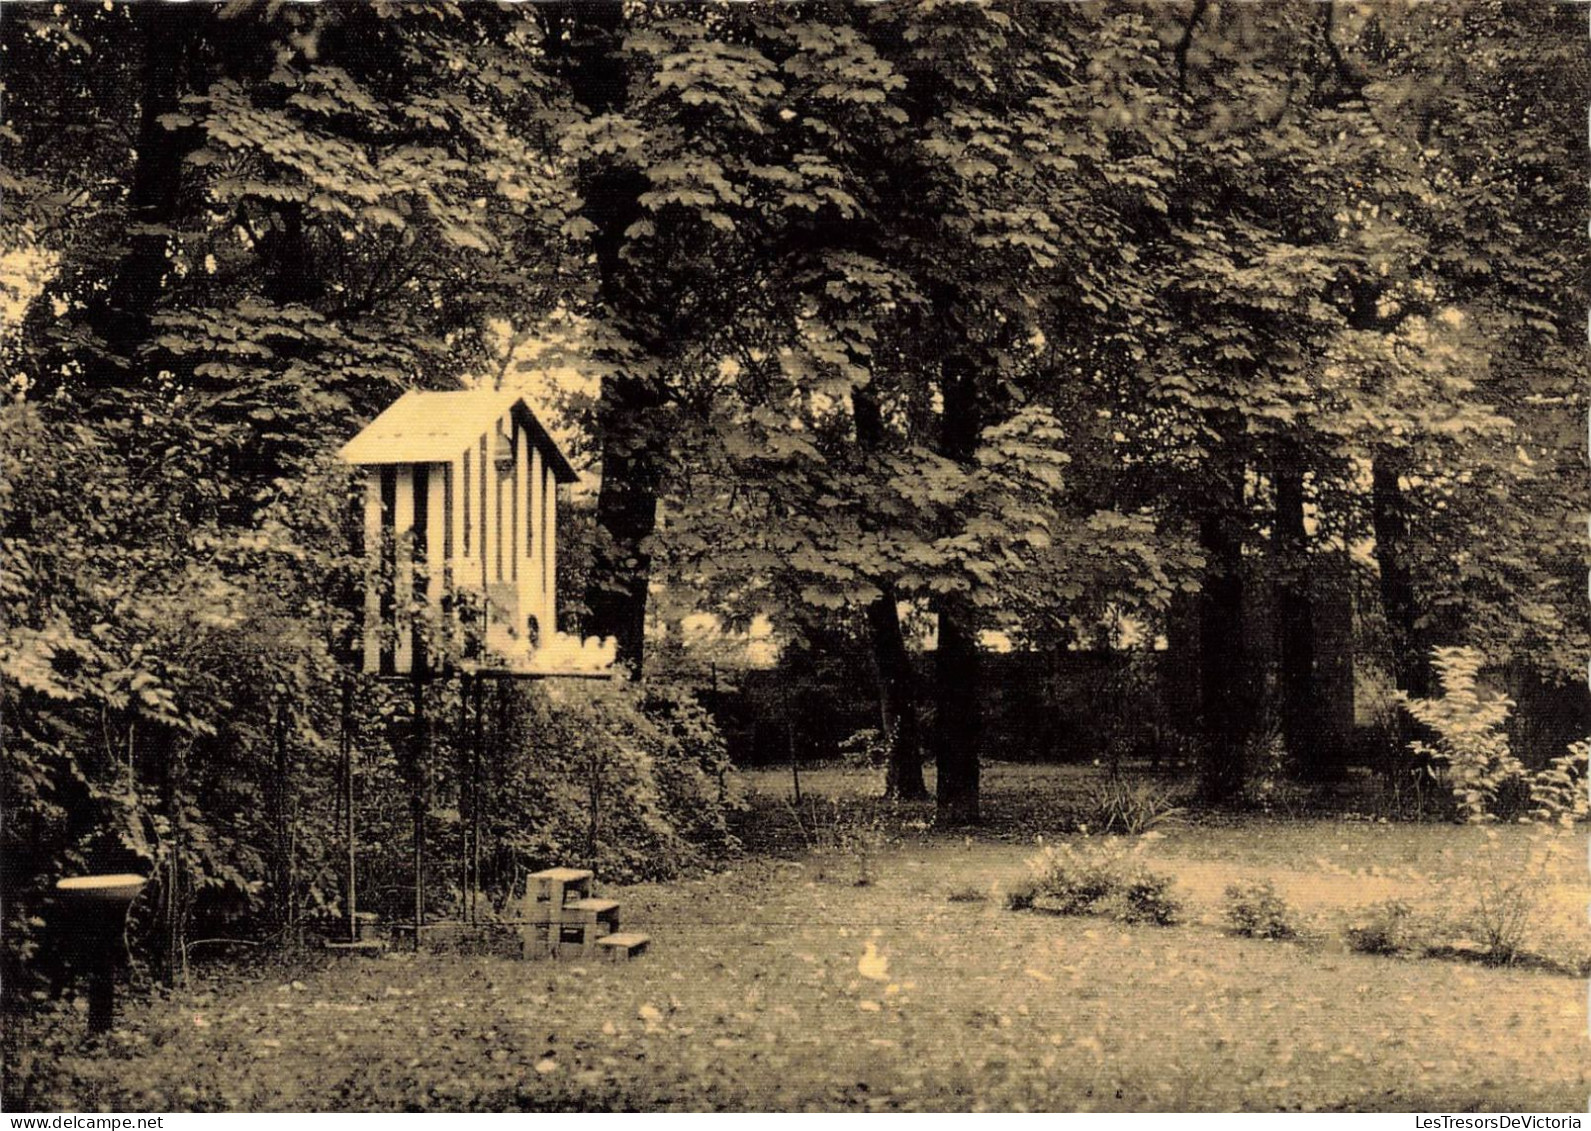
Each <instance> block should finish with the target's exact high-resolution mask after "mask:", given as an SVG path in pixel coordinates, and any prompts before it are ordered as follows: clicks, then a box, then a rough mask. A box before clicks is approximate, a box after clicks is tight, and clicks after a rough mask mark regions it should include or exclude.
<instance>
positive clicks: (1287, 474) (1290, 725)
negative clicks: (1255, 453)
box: [1272, 445, 1342, 781]
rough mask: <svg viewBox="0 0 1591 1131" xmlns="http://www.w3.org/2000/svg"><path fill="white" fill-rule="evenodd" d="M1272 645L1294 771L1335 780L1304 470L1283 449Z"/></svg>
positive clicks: (1277, 477) (1276, 475) (1275, 524)
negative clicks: (1318, 649) (1318, 648)
mask: <svg viewBox="0 0 1591 1131" xmlns="http://www.w3.org/2000/svg"><path fill="white" fill-rule="evenodd" d="M1273 480H1274V483H1275V488H1276V513H1275V516H1274V519H1273V521H1272V530H1273V532H1274V533H1273V537H1274V539H1275V542H1274V549H1275V559H1276V565H1275V593H1276V638H1277V640H1276V642H1277V653H1278V656H1279V659H1280V663H1279V665H1278V667H1279V669H1280V684H1281V688H1280V690H1281V709H1282V720H1281V721H1282V737H1283V740H1284V741H1285V742H1286V744H1287V754H1288V757H1289V758H1290V759H1291V760H1292V763H1293V768H1294V769H1295V771H1296V772H1297V773H1298V774H1299V775H1300V776H1302V777H1304V778H1306V779H1309V780H1313V781H1324V780H1329V779H1331V778H1335V777H1337V776H1340V773H1341V770H1342V767H1341V766H1340V765H1339V764H1337V761H1336V758H1335V757H1334V751H1332V750H1331V749H1330V742H1329V741H1328V736H1326V735H1324V734H1323V733H1322V730H1321V717H1320V709H1319V696H1318V691H1317V688H1316V683H1315V607H1314V601H1313V597H1312V592H1313V588H1312V581H1313V574H1312V570H1311V568H1310V554H1309V535H1308V532H1307V531H1306V530H1305V527H1304V469H1303V466H1302V462H1301V458H1300V455H1299V453H1298V451H1297V449H1296V448H1294V447H1293V446H1292V445H1288V446H1287V447H1286V449H1285V450H1284V451H1283V453H1282V455H1281V458H1280V459H1278V461H1277V466H1276V468H1275V470H1274V472H1273Z"/></svg>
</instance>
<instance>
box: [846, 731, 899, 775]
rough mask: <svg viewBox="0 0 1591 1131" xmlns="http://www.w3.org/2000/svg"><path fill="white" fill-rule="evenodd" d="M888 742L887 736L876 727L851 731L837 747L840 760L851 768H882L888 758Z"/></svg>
mask: <svg viewBox="0 0 1591 1131" xmlns="http://www.w3.org/2000/svg"><path fill="white" fill-rule="evenodd" d="M889 742H890V740H889V736H888V735H887V734H885V733H884V732H883V731H882V730H880V729H878V728H877V727H864V728H863V729H861V730H858V731H853V732H852V733H851V734H849V735H847V736H846V738H845V739H844V741H842V742H841V743H840V745H839V754H840V760H841V761H842V762H844V763H845V765H846V766H848V767H853V768H862V769H870V768H872V767H875V766H882V765H883V764H884V763H885V761H887V760H888V758H889Z"/></svg>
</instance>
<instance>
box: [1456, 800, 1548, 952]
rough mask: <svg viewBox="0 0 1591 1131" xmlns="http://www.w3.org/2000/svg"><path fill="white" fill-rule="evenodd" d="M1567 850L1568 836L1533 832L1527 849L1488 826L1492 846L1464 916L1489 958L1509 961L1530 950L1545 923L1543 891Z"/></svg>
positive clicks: (1480, 857) (1478, 859)
mask: <svg viewBox="0 0 1591 1131" xmlns="http://www.w3.org/2000/svg"><path fill="white" fill-rule="evenodd" d="M1563 855H1564V853H1563V838H1562V837H1559V836H1554V835H1553V834H1551V833H1541V834H1538V835H1535V836H1532V837H1531V838H1530V840H1529V841H1528V842H1527V843H1526V845H1525V846H1524V848H1523V851H1522V852H1510V851H1509V850H1508V848H1507V847H1506V846H1505V845H1504V844H1503V843H1502V841H1501V839H1500V838H1499V837H1498V835H1497V833H1496V832H1494V831H1493V830H1490V829H1488V830H1487V833H1486V846H1485V847H1484V848H1483V849H1482V850H1481V851H1480V852H1479V853H1477V854H1476V856H1475V866H1474V869H1473V871H1472V872H1471V873H1470V877H1471V884H1472V887H1473V891H1472V893H1471V894H1472V898H1471V902H1470V904H1469V907H1468V909H1467V912H1466V913H1465V914H1464V915H1463V916H1462V921H1463V924H1464V926H1465V927H1466V928H1467V929H1468V932H1469V933H1470V934H1471V935H1472V936H1474V939H1475V941H1476V942H1477V943H1479V944H1480V946H1481V947H1482V948H1483V949H1484V953H1485V956H1486V958H1487V960H1489V961H1492V962H1497V963H1502V964H1506V963H1510V962H1513V961H1514V960H1515V959H1517V958H1519V957H1520V955H1521V954H1523V953H1524V951H1525V947H1526V942H1527V940H1529V939H1530V938H1531V937H1532V936H1533V935H1534V934H1535V929H1536V928H1537V927H1538V926H1539V925H1540V924H1539V919H1540V911H1541V903H1542V895H1543V893H1544V892H1545V891H1546V890H1547V888H1549V887H1550V886H1551V885H1552V880H1553V872H1554V869H1555V868H1556V867H1557V866H1558V865H1559V863H1560V861H1561V859H1562V857H1563Z"/></svg>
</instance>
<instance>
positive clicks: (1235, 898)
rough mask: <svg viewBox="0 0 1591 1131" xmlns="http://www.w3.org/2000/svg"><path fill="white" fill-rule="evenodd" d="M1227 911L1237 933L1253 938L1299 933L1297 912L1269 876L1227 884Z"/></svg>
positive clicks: (1273, 937) (1290, 936)
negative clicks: (1263, 878) (1249, 881)
mask: <svg viewBox="0 0 1591 1131" xmlns="http://www.w3.org/2000/svg"><path fill="white" fill-rule="evenodd" d="M1224 914H1225V916H1226V921H1227V924H1228V926H1229V927H1230V929H1231V931H1232V933H1233V934H1235V935H1242V936H1244V937H1245V938H1251V939H1291V938H1297V937H1298V928H1297V926H1296V925H1295V919H1296V917H1297V912H1295V911H1294V910H1293V908H1292V907H1291V906H1289V905H1288V904H1287V902H1286V901H1285V900H1283V899H1282V897H1281V896H1279V895H1277V894H1276V887H1275V885H1274V884H1272V883H1271V882H1270V881H1269V880H1257V881H1254V882H1251V883H1246V884H1230V885H1228V887H1227V889H1226V906H1225V908H1224Z"/></svg>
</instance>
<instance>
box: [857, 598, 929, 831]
mask: <svg viewBox="0 0 1591 1131" xmlns="http://www.w3.org/2000/svg"><path fill="white" fill-rule="evenodd" d="M867 624H868V628H869V629H870V630H871V632H872V637H873V660H874V662H875V664H876V665H877V667H878V682H879V698H880V701H881V703H882V705H883V709H884V720H885V721H884V726H885V730H886V731H887V732H888V736H889V763H888V765H887V767H886V768H885V771H884V796H886V797H894V798H899V799H900V800H902V801H921V800H923V799H925V798H926V797H927V796H928V787H927V786H926V785H924V784H923V759H922V733H921V728H920V726H919V723H918V717H917V673H916V672H915V671H914V670H913V669H912V662H911V656H910V655H909V654H908V653H907V651H906V639H905V637H904V636H903V635H902V634H901V630H900V611H899V609H898V608H896V596H895V590H894V588H893V587H891V586H886V587H885V589H884V593H883V595H882V596H880V597H879V598H878V599H877V600H875V601H873V602H872V603H871V604H869V605H868V606H867Z"/></svg>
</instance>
